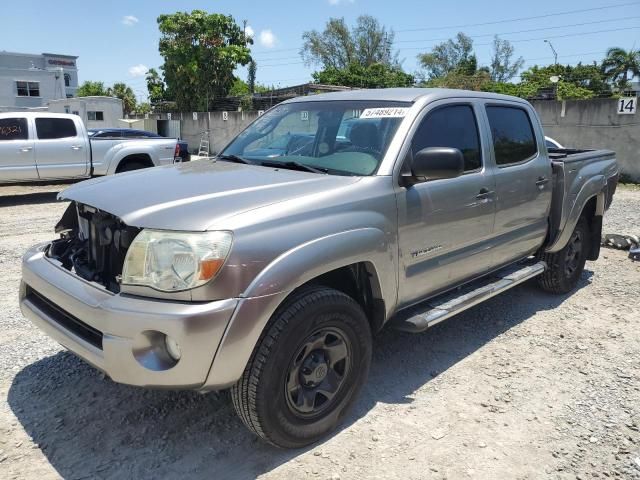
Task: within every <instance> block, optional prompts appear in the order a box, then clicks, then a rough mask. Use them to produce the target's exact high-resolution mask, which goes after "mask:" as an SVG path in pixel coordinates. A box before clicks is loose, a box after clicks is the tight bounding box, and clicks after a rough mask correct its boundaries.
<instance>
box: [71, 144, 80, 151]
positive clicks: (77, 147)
mask: <svg viewBox="0 0 640 480" xmlns="http://www.w3.org/2000/svg"><path fill="white" fill-rule="evenodd" d="M81 148H82V145H71V150H80V149H81Z"/></svg>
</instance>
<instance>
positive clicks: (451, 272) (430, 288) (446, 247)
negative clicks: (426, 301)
mask: <svg viewBox="0 0 640 480" xmlns="http://www.w3.org/2000/svg"><path fill="white" fill-rule="evenodd" d="M481 108H482V104H478V103H477V102H476V101H475V100H469V99H461V100H460V102H459V103H457V102H456V101H455V100H453V99H450V100H445V101H442V102H435V103H434V104H432V106H430V107H428V111H427V112H426V114H425V115H424V116H423V117H422V119H419V120H418V126H417V127H416V128H415V130H414V132H413V133H412V134H411V135H412V137H410V138H411V147H410V150H411V152H412V153H413V154H414V153H416V152H417V151H419V150H421V149H423V148H427V147H453V148H458V149H460V150H461V151H462V153H463V155H464V158H465V172H464V174H463V175H462V176H460V177H458V178H451V179H443V180H432V181H427V182H423V183H418V184H416V185H413V186H410V187H406V188H404V187H400V188H399V189H398V194H397V203H398V245H399V255H400V278H399V284H400V285H399V300H400V303H401V304H402V305H403V306H404V305H407V304H410V303H414V302H416V301H418V300H420V299H422V298H424V297H427V296H429V295H431V294H434V293H436V292H438V291H440V290H443V289H446V288H449V287H451V286H453V285H455V284H456V283H460V282H462V281H464V280H467V279H469V278H471V277H474V276H477V275H478V274H481V273H484V272H485V271H486V270H487V269H488V268H489V266H490V255H488V254H487V252H486V250H487V248H488V245H487V244H488V242H489V241H490V238H491V235H492V231H493V221H494V214H495V203H494V179H493V171H492V169H491V168H489V165H487V158H488V156H489V154H490V149H489V146H488V145H487V140H486V137H485V138H483V136H482V135H481V133H480V132H481V129H480V125H481V123H480V122H479V121H478V109H481ZM407 162H410V159H409V158H407V159H406V160H405V165H404V166H403V168H408V165H407Z"/></svg>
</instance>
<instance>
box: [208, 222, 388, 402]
mask: <svg viewBox="0 0 640 480" xmlns="http://www.w3.org/2000/svg"><path fill="white" fill-rule="evenodd" d="M385 238H386V236H385V234H384V232H382V231H380V230H378V229H373V228H367V229H360V230H355V231H350V232H342V233H339V234H336V235H332V236H329V237H324V238H323V239H318V240H314V241H313V242H310V243H309V244H305V245H304V246H300V247H297V248H296V249H293V250H291V251H289V252H287V253H286V254H283V255H281V256H280V257H278V259H276V260H274V261H273V262H272V263H271V264H270V265H269V266H268V267H266V268H265V269H264V270H263V272H262V273H261V274H260V275H258V277H256V279H255V280H254V281H253V282H252V284H251V285H250V286H249V287H248V288H247V289H246V291H245V292H244V294H243V295H242V296H243V297H245V298H243V299H242V300H241V302H240V305H239V306H238V308H237V309H236V311H235V312H234V314H233V317H232V318H231V320H230V322H229V324H228V326H227V330H226V331H225V334H224V337H223V339H222V341H221V343H220V345H219V347H218V350H217V352H216V354H215V357H214V359H213V362H212V366H211V369H210V371H209V375H208V378H207V381H206V383H205V385H204V386H203V389H205V390H207V389H208V390H214V389H220V388H225V387H228V386H230V385H232V384H233V383H235V382H236V381H237V380H238V379H239V378H240V376H241V375H242V372H243V371H244V368H245V366H246V365H247V362H248V361H249V359H250V358H251V354H252V352H253V349H254V348H255V347H256V345H257V344H258V342H259V339H260V338H261V336H262V334H263V332H264V331H265V329H266V328H268V325H269V322H270V321H271V320H272V318H273V314H274V313H275V312H276V311H277V309H278V308H279V307H280V306H281V305H282V304H283V303H285V302H286V301H287V300H288V299H289V298H290V297H291V296H292V295H295V294H296V293H297V292H299V291H300V289H302V288H304V287H306V286H308V285H322V286H326V287H330V288H335V289H336V290H339V291H341V292H343V293H346V294H347V295H349V296H351V297H352V298H354V297H355V298H354V300H356V301H357V302H358V303H359V304H360V305H361V306H362V307H363V310H364V311H365V314H366V315H367V318H368V319H369V323H370V325H371V330H372V332H376V331H378V330H380V328H381V327H382V326H383V325H384V323H385V321H386V319H387V318H388V316H389V315H388V314H389V309H390V308H392V307H393V306H394V305H395V298H396V297H395V295H396V294H397V288H396V286H397V283H396V282H397V277H396V272H395V267H394V266H393V262H392V261H391V258H392V256H391V255H390V249H391V245H390V244H387V242H386V241H385ZM328 252H331V256H332V260H331V261H328V260H327V258H326V257H327V253H328Z"/></svg>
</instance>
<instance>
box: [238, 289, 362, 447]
mask: <svg viewBox="0 0 640 480" xmlns="http://www.w3.org/2000/svg"><path fill="white" fill-rule="evenodd" d="M371 343H372V340H371V330H370V327H369V322H368V321H367V318H366V316H365V314H364V312H363V311H362V308H361V307H360V305H359V304H358V303H357V302H356V301H355V300H353V299H352V298H351V297H349V296H347V295H345V294H344V293H342V292H339V291H337V290H334V289H331V288H325V287H313V288H311V289H307V290H305V291H302V292H300V293H298V294H294V295H293V296H292V297H291V298H290V299H289V300H288V301H286V302H285V304H284V305H283V306H282V307H281V308H279V309H278V311H277V312H276V313H275V314H274V317H273V318H272V320H271V321H270V323H269V325H268V326H267V330H266V333H265V334H264V335H263V336H262V338H261V339H260V342H259V344H258V345H257V346H256V349H255V350H254V353H253V355H252V358H251V360H250V361H249V363H248V365H247V367H246V369H245V372H244V374H243V376H242V378H241V379H240V380H239V381H238V383H237V384H236V385H234V386H233V387H232V389H231V396H232V399H233V405H234V407H235V409H236V412H237V413H238V415H239V416H240V418H241V419H242V421H243V422H244V424H245V425H246V426H247V427H248V428H249V429H250V430H251V431H253V432H254V433H256V434H257V435H258V436H260V437H262V438H263V439H264V440H266V441H267V442H269V443H271V444H273V445H276V446H278V447H283V448H299V447H303V446H305V445H309V444H311V443H313V442H316V441H317V440H319V439H320V438H322V437H323V436H324V435H325V434H327V433H328V432H330V431H331V430H333V429H334V428H335V427H336V426H337V425H338V424H339V422H340V421H341V420H342V419H343V418H344V415H345V413H346V412H347V410H348V408H349V407H350V406H351V405H352V404H353V402H354V400H355V399H356V397H357V395H358V393H359V391H360V389H361V388H362V385H363V384H364V382H365V380H366V378H367V375H368V372H369V365H370V363H371Z"/></svg>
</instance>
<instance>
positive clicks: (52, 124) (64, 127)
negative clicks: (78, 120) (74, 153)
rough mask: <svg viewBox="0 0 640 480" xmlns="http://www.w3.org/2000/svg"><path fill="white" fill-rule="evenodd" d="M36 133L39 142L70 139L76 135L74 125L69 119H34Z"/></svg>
mask: <svg viewBox="0 0 640 480" xmlns="http://www.w3.org/2000/svg"><path fill="white" fill-rule="evenodd" d="M36 133H37V135H38V138H39V139H40V140H53V139H58V138H72V137H76V136H77V135H78V132H77V131H76V125H75V123H74V121H73V120H71V119H70V118H53V117H50V118H47V117H43V118H36Z"/></svg>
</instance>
